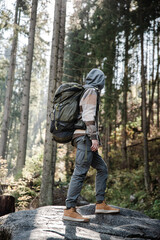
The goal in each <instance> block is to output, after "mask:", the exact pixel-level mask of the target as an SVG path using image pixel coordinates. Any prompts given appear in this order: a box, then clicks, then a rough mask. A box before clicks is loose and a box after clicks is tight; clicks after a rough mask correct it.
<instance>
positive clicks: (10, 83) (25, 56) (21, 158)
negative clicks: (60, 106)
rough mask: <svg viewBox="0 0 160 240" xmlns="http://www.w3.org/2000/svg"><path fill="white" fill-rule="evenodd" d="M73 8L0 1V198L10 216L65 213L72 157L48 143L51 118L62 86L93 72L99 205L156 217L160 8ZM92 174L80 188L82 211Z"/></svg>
mask: <svg viewBox="0 0 160 240" xmlns="http://www.w3.org/2000/svg"><path fill="white" fill-rule="evenodd" d="M72 3H73V9H71V2H69V1H68V2H67V12H66V1H65V0H55V1H43V0H39V1H38V0H32V1H30V0H27V1H20V0H17V1H16V0H15V1H13V3H12V4H8V3H7V1H3V0H0V9H1V10H0V19H1V22H0V129H1V136H0V155H1V158H0V186H1V187H0V190H1V193H3V194H11V195H13V196H14V197H15V198H16V207H17V210H21V209H26V208H27V209H28V208H30V207H33V205H34V203H35V202H36V207H37V206H39V205H40V206H41V205H50V204H64V199H65V197H66V189H67V187H68V183H69V180H70V177H71V175H72V172H73V169H74V157H75V149H74V148H73V147H72V146H71V145H70V144H66V145H61V144H56V143H55V142H53V141H52V140H51V134H50V133H49V131H48V129H49V117H48V115H49V114H48V113H49V111H51V110H52V109H51V106H52V100H53V96H54V92H55V90H56V88H57V86H58V85H59V84H60V83H61V82H64V81H65V82H66V81H67V82H68V81H69V82H71V81H72V82H78V83H81V84H83V83H84V79H85V76H86V74H87V73H88V72H89V71H90V70H91V69H92V68H95V67H96V68H100V69H101V70H102V71H103V72H104V73H105V75H106V82H105V90H104V91H103V92H102V94H101V108H100V133H101V140H102V148H101V149H100V151H101V154H102V155H103V158H104V160H105V162H106V163H107V165H108V169H109V179H108V184H107V190H106V200H107V202H108V203H110V204H114V205H117V206H121V207H128V208H131V209H137V210H140V211H142V212H144V213H146V214H147V215H149V216H151V217H154V218H160V165H159V162H160V147H159V146H160V126H159V124H160V123H159V122H160V120H159V115H160V114H159V110H160V73H159V65H160V41H159V40H160V36H159V32H160V3H159V1H158V0H147V1H142V0H91V1H84V0H73V2H72ZM53 17H54V19H53ZM66 19H67V24H66V27H65V20H66ZM52 26H53V31H52ZM65 29H66V31H65ZM52 35H53V36H52ZM51 36H52V38H51ZM51 99H52V100H51ZM46 129H47V130H46ZM95 174H96V173H95V171H94V169H90V171H89V173H88V175H87V178H86V180H85V183H84V187H83V189H82V196H83V197H84V198H85V199H86V200H88V201H89V202H95V190H94V189H95V188H94V187H95V185H94V179H95ZM57 200H58V201H57Z"/></svg>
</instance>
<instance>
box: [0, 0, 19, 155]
mask: <svg viewBox="0 0 160 240" xmlns="http://www.w3.org/2000/svg"><path fill="white" fill-rule="evenodd" d="M18 8H19V0H17V2H16V8H15V19H14V32H13V41H12V49H11V56H10V64H9V71H8V79H7V88H6V95H5V105H4V113H3V122H2V129H1V138H0V156H2V157H3V158H5V157H6V156H5V154H6V144H7V136H8V128H9V118H10V112H11V97H12V92H13V84H14V74H15V65H16V55H17V43H18V25H19V19H18Z"/></svg>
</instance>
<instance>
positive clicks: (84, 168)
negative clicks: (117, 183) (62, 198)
mask: <svg viewBox="0 0 160 240" xmlns="http://www.w3.org/2000/svg"><path fill="white" fill-rule="evenodd" d="M74 142H75V145H76V146H77V153H76V162H75V169H74V172H73V175H72V178H71V181H70V184H69V189H68V193H67V199H66V207H67V208H71V207H75V206H76V201H77V198H78V196H79V195H80V192H81V189H82V185H83V182H84V179H85V176H86V174H87V172H88V170H89V168H90V166H92V167H93V168H95V169H96V170H97V174H96V201H103V200H104V195H105V190H106V181H107V177H108V170H107V166H106V164H105V162H104V160H103V159H102V158H101V156H100V155H99V154H98V151H96V152H93V151H91V149H90V147H91V145H92V142H91V140H90V139H89V137H87V136H81V137H78V138H76V139H75V140H74Z"/></svg>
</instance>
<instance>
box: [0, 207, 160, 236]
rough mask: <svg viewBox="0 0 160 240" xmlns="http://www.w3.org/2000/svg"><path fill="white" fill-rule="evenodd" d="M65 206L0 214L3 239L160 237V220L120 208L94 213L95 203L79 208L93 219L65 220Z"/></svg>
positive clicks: (0, 232)
mask: <svg viewBox="0 0 160 240" xmlns="http://www.w3.org/2000/svg"><path fill="white" fill-rule="evenodd" d="M63 209H64V207H63V206H46V207H40V208H37V209H34V210H28V211H19V212H15V213H11V214H8V215H5V216H3V217H1V218H0V240H10V239H12V240H53V239H66V240H67V239H68V240H73V239H81V240H87V239H92V240H94V239H96V240H98V239H101V240H109V239H110V240H120V239H125V240H131V239H132V240H143V239H145V240H147V239H148V240H152V239H155V240H158V239H160V221H159V220H155V219H151V218H149V217H147V216H146V215H144V214H142V213H140V212H137V211H133V210H129V209H125V208H120V213H119V214H94V211H95V205H94V204H90V205H86V206H82V207H79V208H78V211H79V212H80V213H81V214H82V215H87V216H88V217H89V218H90V222H89V223H79V222H71V221H63V220H62V216H63Z"/></svg>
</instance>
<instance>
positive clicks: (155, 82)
mask: <svg viewBox="0 0 160 240" xmlns="http://www.w3.org/2000/svg"><path fill="white" fill-rule="evenodd" d="M155 34H156V33H155V21H154V28H153V53H152V83H151V87H149V88H151V89H152V91H151V94H149V104H148V105H149V106H148V119H147V132H148V133H149V134H150V122H151V119H152V123H153V121H154V112H153V101H154V93H155V88H156V84H157V80H158V77H159V75H158V72H159V62H160V61H159V59H158V63H157V73H156V77H155V79H154V72H155V68H154V64H155V63H154V61H155ZM150 95H151V96H150Z"/></svg>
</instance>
